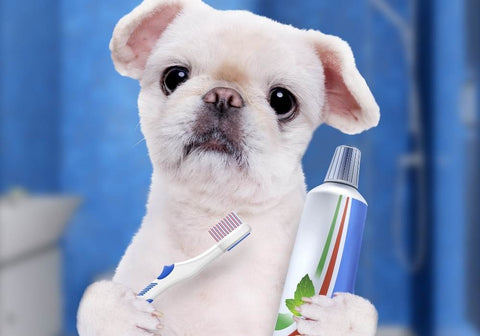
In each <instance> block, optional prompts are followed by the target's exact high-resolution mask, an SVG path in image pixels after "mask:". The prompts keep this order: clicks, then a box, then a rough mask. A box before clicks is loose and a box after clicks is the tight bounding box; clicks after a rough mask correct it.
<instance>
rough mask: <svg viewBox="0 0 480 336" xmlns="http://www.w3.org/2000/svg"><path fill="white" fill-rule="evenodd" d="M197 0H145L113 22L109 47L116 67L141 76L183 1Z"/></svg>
mask: <svg viewBox="0 0 480 336" xmlns="http://www.w3.org/2000/svg"><path fill="white" fill-rule="evenodd" d="M195 2H200V1H198V0H145V1H143V2H142V3H141V4H140V5H139V6H138V7H136V8H135V9H134V10H133V11H132V12H130V13H129V14H127V15H125V16H124V17H123V18H122V19H121V20H120V21H119V22H118V23H117V25H116V26H115V30H114V31H113V36H112V39H111V40H110V51H111V52H112V59H113V63H114V64H115V69H117V71H118V72H119V73H120V74H121V75H123V76H128V77H132V78H135V79H140V78H141V77H142V74H143V71H144V69H145V64H146V63H147V59H148V57H149V56H150V54H151V52H152V49H153V47H154V46H155V43H156V42H157V41H158V39H159V38H160V36H161V35H162V33H163V32H164V31H165V29H167V27H168V25H169V24H171V23H172V22H173V20H174V19H175V18H176V17H177V15H179V14H180V13H181V12H182V10H184V8H185V6H186V5H190V4H191V3H195Z"/></svg>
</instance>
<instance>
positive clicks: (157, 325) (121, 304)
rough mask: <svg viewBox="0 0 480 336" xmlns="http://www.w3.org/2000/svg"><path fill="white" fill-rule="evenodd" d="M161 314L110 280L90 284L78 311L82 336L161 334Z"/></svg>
mask: <svg viewBox="0 0 480 336" xmlns="http://www.w3.org/2000/svg"><path fill="white" fill-rule="evenodd" d="M161 316H162V313H160V312H158V311H156V310H155V308H154V307H153V305H151V304H149V303H148V302H146V301H145V300H143V299H140V298H138V297H137V296H136V295H135V293H134V292H133V291H131V290H130V289H128V288H127V287H125V286H123V285H120V284H117V283H113V282H110V281H101V282H97V283H94V284H93V285H91V286H90V287H89V288H88V289H87V291H86V292H85V294H84V296H83V299H82V302H81V303H80V308H79V310H78V321H77V328H78V332H79V334H80V335H81V336H147V335H161V332H162V329H163V324H162V322H161Z"/></svg>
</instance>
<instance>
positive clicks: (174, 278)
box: [138, 245, 224, 303]
mask: <svg viewBox="0 0 480 336" xmlns="http://www.w3.org/2000/svg"><path fill="white" fill-rule="evenodd" d="M223 252H224V251H223V250H222V249H221V248H219V247H218V246H217V245H215V246H213V247H211V248H210V249H208V250H207V251H205V252H203V253H202V254H200V255H199V256H197V257H195V258H192V259H189V260H186V261H183V262H180V263H175V264H171V265H165V266H163V270H162V272H161V273H160V275H159V276H158V277H157V278H155V279H154V280H153V281H152V282H151V283H150V284H149V285H148V286H147V287H145V288H144V289H143V290H142V291H141V292H140V293H138V297H141V298H143V299H145V300H146V301H147V302H150V303H152V302H153V300H154V299H155V298H156V297H157V296H158V295H160V294H161V293H162V292H163V291H165V290H166V289H167V288H169V287H170V286H173V285H175V284H177V283H178V282H180V281H182V280H185V279H188V278H190V277H192V276H194V275H196V274H198V273H199V272H200V271H201V270H202V269H203V268H204V267H205V266H206V265H208V264H209V263H210V262H212V261H213V260H214V259H216V258H217V257H218V256H220V255H221V254H223Z"/></svg>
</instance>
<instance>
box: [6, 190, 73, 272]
mask: <svg viewBox="0 0 480 336" xmlns="http://www.w3.org/2000/svg"><path fill="white" fill-rule="evenodd" d="M78 204H79V199H78V198H77V197H66V196H41V197H36V196H22V197H15V198H8V197H5V198H2V199H0V263H1V262H5V261H7V260H10V259H12V258H15V257H17V256H19V255H22V254H25V253H28V252H29V251H32V250H35V249H37V248H40V247H43V246H46V245H48V244H52V243H54V242H56V241H57V240H58V237H59V236H60V234H61V232H62V231H63V229H64V227H65V224H66V223H67V220H68V219H69V218H70V216H71V215H72V213H73V211H74V210H75V208H76V207H77V206H78Z"/></svg>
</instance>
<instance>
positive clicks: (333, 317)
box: [294, 293, 378, 336]
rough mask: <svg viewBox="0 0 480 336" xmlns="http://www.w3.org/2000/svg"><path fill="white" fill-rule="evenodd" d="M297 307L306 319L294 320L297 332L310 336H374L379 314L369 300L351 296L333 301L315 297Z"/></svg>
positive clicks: (296, 318) (336, 298) (319, 296)
mask: <svg viewBox="0 0 480 336" xmlns="http://www.w3.org/2000/svg"><path fill="white" fill-rule="evenodd" d="M303 301H304V302H306V303H305V304H303V305H301V306H299V307H297V310H298V311H299V313H300V314H302V317H303V318H299V317H295V318H294V319H295V321H296V322H297V330H298V332H299V333H300V334H302V335H311V336H373V335H375V332H376V329H377V319H378V314H377V311H376V309H375V307H374V306H373V305H372V304H371V303H370V302H369V301H368V300H366V299H364V298H362V297H360V296H357V295H353V294H350V293H335V294H334V297H333V298H328V297H326V296H323V295H315V296H313V297H311V298H304V299H303Z"/></svg>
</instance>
